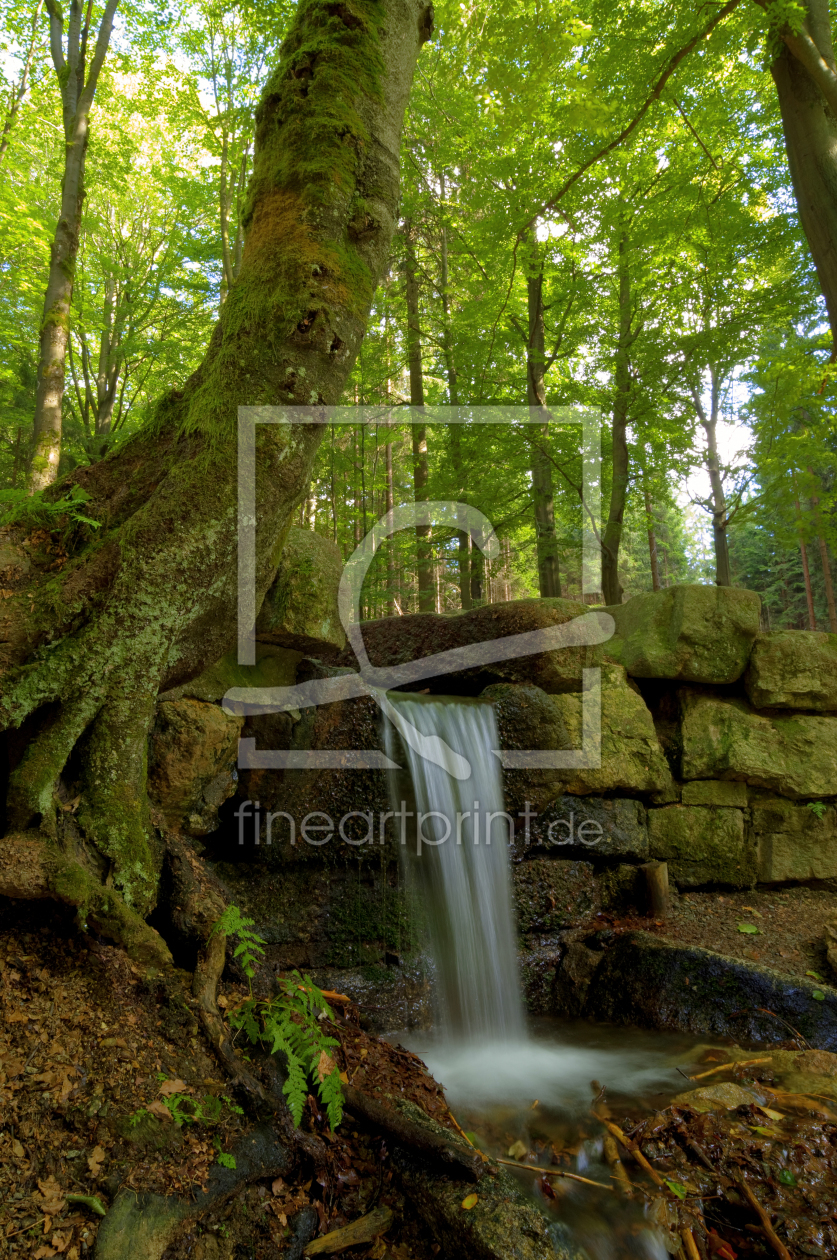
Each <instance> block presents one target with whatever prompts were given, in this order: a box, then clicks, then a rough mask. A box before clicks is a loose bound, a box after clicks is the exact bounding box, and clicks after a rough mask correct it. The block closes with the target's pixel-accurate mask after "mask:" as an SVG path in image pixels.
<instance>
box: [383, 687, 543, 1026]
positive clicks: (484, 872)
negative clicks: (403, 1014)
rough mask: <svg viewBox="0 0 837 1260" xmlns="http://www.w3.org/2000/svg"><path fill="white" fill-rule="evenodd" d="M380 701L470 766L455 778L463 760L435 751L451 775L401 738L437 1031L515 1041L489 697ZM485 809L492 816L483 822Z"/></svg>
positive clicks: (504, 852)
mask: <svg viewBox="0 0 837 1260" xmlns="http://www.w3.org/2000/svg"><path fill="white" fill-rule="evenodd" d="M389 699H390V700H394V701H395V708H396V711H397V712H396V721H397V719H398V717H400V718H401V719H402V721H403V720H406V721H407V722H409V723H411V724H412V726H413V727H415V728H416V729H417V730H418V731H419V732H420V734H421V735H423V736H425V737H432V736H437V737H439V738H440V739H441V740H443V741H444V744H445V745H447V746H448V749H450V750H452V751H453V753H455V754H458V755H459V757H462V758H464V759H465V760H466V762H467V763H468V764H469V765H470V776H469V777H460V776H463V775H464V774H466V773H467V766H464V767H463V765H462V763H461V762H459V761H458V760H457V759H456V758H451V757H450V756H444V755H443V756H440V758H439V760H440V761H443V762H444V761H446V762H447V764H448V765H452V764H453V765H455V766H456V771H457V773H456V775H454V774H451V773H449V771H448V770H447V769H445V767H444V765H440V764H437V763H436V762H435V761H432V760H429V759H428V758H427V757H426V756H423V755H422V753H421V752H419V751H417V749H416V748H414V747H411V746H410V743H408V742H407V739H403V738H402V744H403V755H404V756H405V757H406V760H407V764H408V767H409V770H410V776H411V778H412V782H413V790H414V793H415V801H416V812H417V814H418V815H419V816H421V815H424V819H423V821H421V836H422V837H423V839H421V840H419V838H418V836H417V835H414V836H413V838H412V843H410V844H409V845H408V848H409V852H410V862H411V867H412V872H413V874H414V876H415V878H416V881H417V883H418V887H419V889H420V892H421V896H422V900H423V902H424V906H425V910H426V913H427V918H428V926H429V930H430V952H431V956H432V959H433V963H434V968H435V971H436V980H437V998H438V1005H439V1013H440V1023H441V1031H442V1032H443V1034H445V1035H446V1036H447V1037H448V1038H453V1039H455V1040H456V1041H458V1042H459V1043H460V1044H461V1043H467V1044H469V1045H472V1044H474V1043H485V1042H486V1041H487V1040H493V1041H501V1042H506V1043H508V1042H509V1041H519V1040H521V1039H522V1038H524V1037H525V1035H526V1034H525V1022H524V1015H523V1002H522V998H521V992H520V980H519V977H518V974H517V940H516V932H515V924H514V916H513V913H512V901H511V876H510V869H509V855H508V824H507V823H506V821H505V819H504V817H503V810H504V806H503V782H502V777H501V770H500V764H499V762H498V760H497V758H496V757H495V756H494V755H493V753H492V749H494V748H499V746H500V745H499V737H498V734H497V724H496V721H495V717H494V710H493V708H492V707H491V705H489V704H480V703H474V702H471V703H469V702H467V701H454V700H438V699H428V700H425V699H424V698H423V697H422V698H419V697H415V696H396V695H394V694H392V693H390V696H389ZM399 724H400V723H399ZM412 742H413V743H414V744H416V745H421V744H422V741H421V740H415V739H414V738H413V741H412ZM424 746H425V747H428V745H426V744H425V745H424ZM434 746H435V747H438V746H439V745H438V741H434ZM442 747H444V746H442ZM398 804H400V802H396V807H397V806H398ZM492 814H496V815H498V816H497V817H495V818H494V819H493V820H492V819H491V815H492ZM429 815H432V817H430V816H429ZM418 821H419V819H417V824H418ZM419 850H420V851H419Z"/></svg>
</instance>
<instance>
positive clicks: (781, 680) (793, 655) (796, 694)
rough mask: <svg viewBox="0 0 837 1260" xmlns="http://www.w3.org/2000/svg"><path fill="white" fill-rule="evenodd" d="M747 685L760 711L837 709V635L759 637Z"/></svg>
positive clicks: (808, 632)
mask: <svg viewBox="0 0 837 1260" xmlns="http://www.w3.org/2000/svg"><path fill="white" fill-rule="evenodd" d="M744 685H745V686H746V688H747V695H748V696H749V697H750V700H751V701H752V703H753V704H754V705H755V706H756V708H757V709H765V708H777V709H825V710H828V709H837V634H825V633H824V632H822V631H817V630H772V631H770V632H768V633H767V634H759V635H756V640H755V643H754V644H753V650H752V652H751V654H750V663H749V665H748V667H747V674H746V676H745V680H744Z"/></svg>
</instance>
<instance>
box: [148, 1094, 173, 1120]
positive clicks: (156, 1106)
mask: <svg viewBox="0 0 837 1260" xmlns="http://www.w3.org/2000/svg"><path fill="white" fill-rule="evenodd" d="M146 1111H150V1112H151V1114H152V1115H153V1116H159V1117H160V1119H161V1120H173V1119H174V1117H173V1116H172V1114H171V1112H170V1111H169V1109H168V1107H167V1106H166V1104H165V1103H161V1102H159V1101H158V1100H157V1099H156V1098H155V1100H154V1102H151V1103H149V1104H148V1106H147V1107H146Z"/></svg>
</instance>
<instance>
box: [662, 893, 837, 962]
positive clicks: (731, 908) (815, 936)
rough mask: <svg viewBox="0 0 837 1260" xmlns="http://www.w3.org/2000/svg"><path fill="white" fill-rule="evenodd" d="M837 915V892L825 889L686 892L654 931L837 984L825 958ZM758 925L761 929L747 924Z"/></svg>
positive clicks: (682, 941) (682, 942)
mask: <svg viewBox="0 0 837 1260" xmlns="http://www.w3.org/2000/svg"><path fill="white" fill-rule="evenodd" d="M835 914H837V893H835V892H834V891H833V890H831V889H825V888H788V889H781V890H759V891H749V892H733V893H717V892H690V893H682V894H681V896H680V898H679V904H677V906H676V908H675V909H674V910H673V912H672V915H671V917H670V918H669V919H668V920H666V922H665V923H664V924H660V923H652V924H649V925H647V926H648V927H649V929H650V931H652V932H655V933H656V934H657V935H658V936H664V937H665V938H666V939H667V940H670V941H677V942H679V943H680V944H682V945H700V946H702V947H703V948H704V949H713V950H715V951H716V952H717V953H719V954H728V955H731V956H732V957H734V958H742V959H745V960H749V961H755V962H758V963H761V964H762V965H763V966H765V967H773V968H775V970H776V971H783V972H785V973H786V974H788V975H792V976H805V975H806V974H807V975H810V973H811V972H814V973H816V974H815V976H814V979H817V980H824V981H826V982H827V983H829V984H837V976H835V975H834V973H833V972H832V971H831V970H830V968H829V966H828V963H827V962H826V957H825V944H824V939H823V928H824V926H825V923H826V921H827V920H828V919H830V918H832V917H833V916H834V915H835ZM742 926H746V927H747V928H748V929H752V928H756V932H752V931H750V930H748V931H742V930H741V927H742Z"/></svg>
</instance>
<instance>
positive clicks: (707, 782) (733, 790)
mask: <svg viewBox="0 0 837 1260" xmlns="http://www.w3.org/2000/svg"><path fill="white" fill-rule="evenodd" d="M680 799H681V801H682V803H683V804H684V805H718V806H722V807H724V808H726V809H746V808H747V784H746V783H736V782H735V781H734V780H731V779H694V780H693V781H692V782H690V783H684V784H683V788H682V793H681V797H680Z"/></svg>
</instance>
